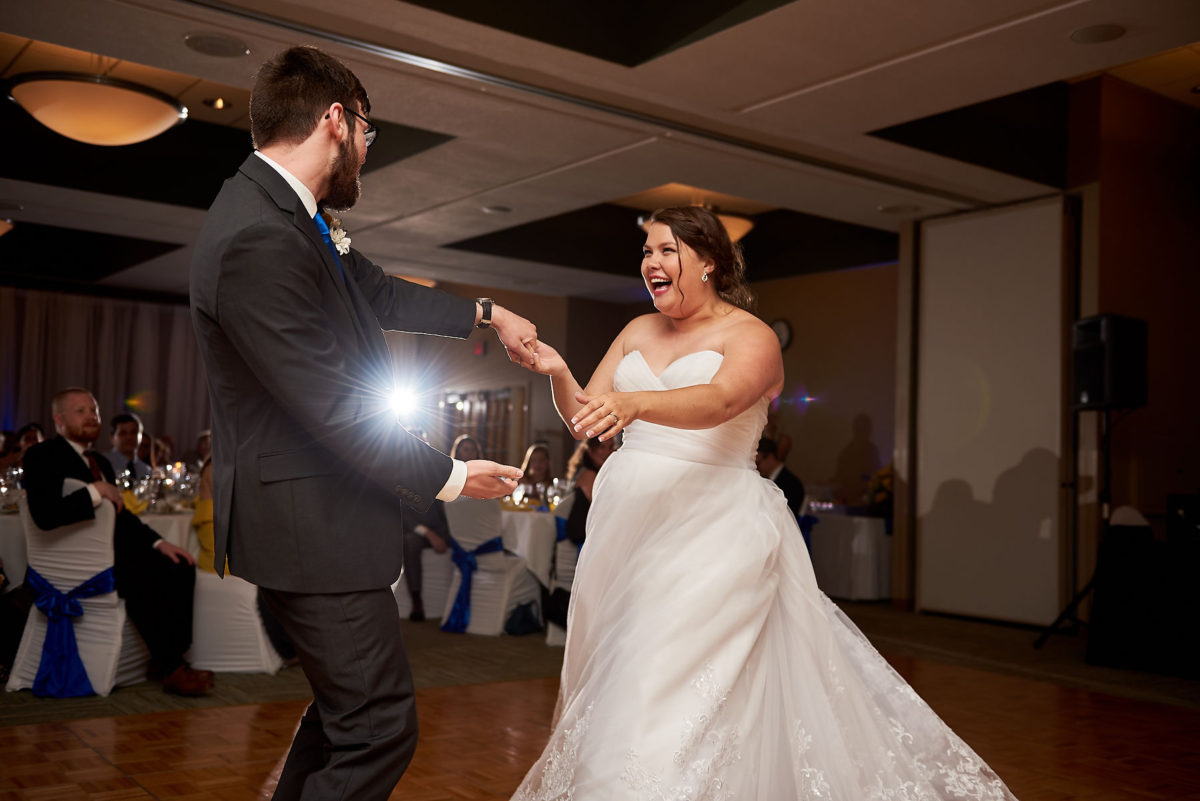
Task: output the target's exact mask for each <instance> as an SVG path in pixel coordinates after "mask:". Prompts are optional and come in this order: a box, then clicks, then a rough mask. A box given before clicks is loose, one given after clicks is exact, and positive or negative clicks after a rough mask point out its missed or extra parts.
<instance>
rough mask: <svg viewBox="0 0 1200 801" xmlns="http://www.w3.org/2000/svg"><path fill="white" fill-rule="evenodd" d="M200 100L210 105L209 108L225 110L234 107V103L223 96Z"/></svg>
mask: <svg viewBox="0 0 1200 801" xmlns="http://www.w3.org/2000/svg"><path fill="white" fill-rule="evenodd" d="M200 102H202V103H204V105H206V106H208V107H209V108H215V109H216V110H217V111H223V110H225V109H228V108H232V107H233V104H232V103H230V102H229V101H228V100H226V99H225V98H223V97H206V98H205V99H204V100H202V101H200Z"/></svg>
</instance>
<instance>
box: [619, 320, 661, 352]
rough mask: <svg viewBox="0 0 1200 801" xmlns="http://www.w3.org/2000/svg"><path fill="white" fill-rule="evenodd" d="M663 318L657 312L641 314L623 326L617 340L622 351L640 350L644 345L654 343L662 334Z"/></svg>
mask: <svg viewBox="0 0 1200 801" xmlns="http://www.w3.org/2000/svg"><path fill="white" fill-rule="evenodd" d="M663 328H664V326H663V316H662V315H661V314H658V313H657V312H653V313H651V314H642V315H639V316H637V317H634V318H633V319H632V320H630V321H629V322H628V323H626V324H625V328H624V329H623V330H622V331H621V334H620V336H619V337H617V340H618V341H619V342H620V343H621V346H622V351H623V352H624V353H629V352H630V351H634V350H640V349H641V348H642V347H643V346H644V345H645V343H647V342H652V341H654V339H655V338H657V337H658V336H659V335H660V334H662V333H663Z"/></svg>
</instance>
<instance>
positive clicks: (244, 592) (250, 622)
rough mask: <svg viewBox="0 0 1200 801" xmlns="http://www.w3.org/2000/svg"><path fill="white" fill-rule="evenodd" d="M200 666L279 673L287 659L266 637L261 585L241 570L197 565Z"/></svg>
mask: <svg viewBox="0 0 1200 801" xmlns="http://www.w3.org/2000/svg"><path fill="white" fill-rule="evenodd" d="M188 661H189V662H190V663H191V665H192V667H194V668H196V669H197V670H211V671H214V672H216V673H272V674H274V673H276V672H277V671H278V670H279V668H281V667H282V666H283V660H282V659H281V658H280V657H279V654H278V653H276V652H275V648H274V646H272V645H271V641H270V640H269V639H268V638H267V632H266V629H264V628H263V623H262V618H261V617H259V614H258V588H257V587H256V586H255V585H253V584H251V583H250V582H248V581H246V580H245V579H240V578H238V577H237V576H234V575H229V574H227V575H226V576H225V578H221V577H220V576H218V575H217V574H216V573H210V572H208V571H207V570H197V571H196V594H195V602H194V604H193V606H192V649H191V651H189V656H188Z"/></svg>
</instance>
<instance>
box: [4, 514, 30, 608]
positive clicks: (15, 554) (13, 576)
mask: <svg viewBox="0 0 1200 801" xmlns="http://www.w3.org/2000/svg"><path fill="white" fill-rule="evenodd" d="M0 559H3V560H4V575H6V576H8V582H9V583H8V587H6V588H5V590H4V591H5V592H8V591H9V590H12V589H16V588H17V587H19V586H21V585H22V584H23V583H25V530H24V529H23V528H21V516H20V515H16V514H11V515H10V514H0Z"/></svg>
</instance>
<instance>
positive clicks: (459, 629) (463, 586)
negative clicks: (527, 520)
mask: <svg viewBox="0 0 1200 801" xmlns="http://www.w3.org/2000/svg"><path fill="white" fill-rule="evenodd" d="M502 550H504V543H503V542H502V541H501V540H500V538H499V537H496V538H495V539H490V540H488V541H487V542H485V543H483V544H482V545H480V546H479V547H478V548H476V549H475V550H473V551H467V550H466V549H464V548H463V547H462V546H461V545H459V544H458V543H457V542H455V541H454V540H453V539H451V540H450V559H451V561H453V562H454V564H456V565H458V569H459V570H460V571H461V572H462V581H461V582H459V585H458V595H456V596H455V597H454V606H453V607H451V608H450V614H449V615H448V616H447V617H446V620H445V622H443V623H442V631H449V632H453V633H455V634H461V633H463V632H464V631H466V630H467V624H468V623H470V622H471V575H472V574H473V573H474V572H475V571H476V570H478V569H479V563H478V562H477V561H476V560H475V557H476V556H482V555H483V554H485V553H495V552H496V551H502Z"/></svg>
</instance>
